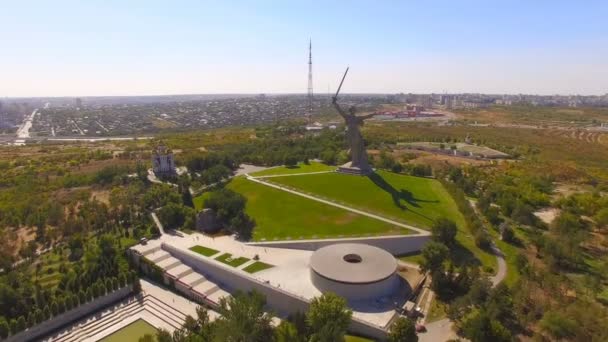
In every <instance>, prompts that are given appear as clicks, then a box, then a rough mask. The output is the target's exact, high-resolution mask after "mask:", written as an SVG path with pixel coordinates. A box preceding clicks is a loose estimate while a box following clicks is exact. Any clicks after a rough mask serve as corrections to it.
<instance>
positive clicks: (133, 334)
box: [99, 319, 157, 342]
mask: <svg viewBox="0 0 608 342" xmlns="http://www.w3.org/2000/svg"><path fill="white" fill-rule="evenodd" d="M156 332H157V329H156V328H155V327H154V326H152V325H151V324H150V323H148V322H146V321H144V320H143V319H138V320H137V321H135V322H133V323H131V324H129V325H127V326H126V327H124V328H122V329H120V330H118V331H117V332H115V333H113V334H111V335H108V336H106V337H104V338H102V339H101V340H99V342H137V341H138V340H139V338H140V337H143V336H144V335H145V334H150V335H152V336H153V338H154V340H155V341H156Z"/></svg>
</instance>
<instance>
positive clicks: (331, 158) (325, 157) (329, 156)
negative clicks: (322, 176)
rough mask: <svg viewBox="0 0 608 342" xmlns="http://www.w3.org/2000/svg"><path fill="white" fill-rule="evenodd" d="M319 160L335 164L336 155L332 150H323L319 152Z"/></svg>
mask: <svg viewBox="0 0 608 342" xmlns="http://www.w3.org/2000/svg"><path fill="white" fill-rule="evenodd" d="M320 157H321V160H322V161H323V163H325V164H327V165H336V159H337V155H336V152H335V151H334V150H325V151H323V152H321V155H320Z"/></svg>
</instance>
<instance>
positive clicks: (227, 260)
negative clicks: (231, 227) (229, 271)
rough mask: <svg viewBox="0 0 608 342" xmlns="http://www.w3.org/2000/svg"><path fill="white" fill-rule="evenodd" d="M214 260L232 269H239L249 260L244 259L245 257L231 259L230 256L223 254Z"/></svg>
mask: <svg viewBox="0 0 608 342" xmlns="http://www.w3.org/2000/svg"><path fill="white" fill-rule="evenodd" d="M215 260H217V261H219V262H223V263H224V264H226V265H229V266H232V267H239V266H241V265H242V264H244V263H246V262H247V261H249V258H245V257H238V258H233V257H232V254H230V253H224V254H222V255H220V256H218V257H217V258H215Z"/></svg>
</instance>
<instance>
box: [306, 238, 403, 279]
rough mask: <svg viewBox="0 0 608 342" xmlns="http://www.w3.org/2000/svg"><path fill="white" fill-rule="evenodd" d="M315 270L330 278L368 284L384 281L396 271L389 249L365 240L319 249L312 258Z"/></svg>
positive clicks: (312, 266) (393, 258)
mask: <svg viewBox="0 0 608 342" xmlns="http://www.w3.org/2000/svg"><path fill="white" fill-rule="evenodd" d="M310 267H311V268H312V270H313V271H314V272H315V273H317V274H318V275H320V276H321V277H324V278H326V279H329V280H333V281H336V282H340V283H347V284H369V283H375V282H378V281H381V280H384V279H386V278H388V277H390V276H392V275H393V274H395V271H396V270H397V261H396V260H395V257H393V256H392V255H391V254H390V253H389V252H387V251H385V250H383V249H381V248H378V247H374V246H370V245H366V244H362V243H338V244H334V245H329V246H325V247H322V248H319V249H318V250H317V251H316V252H314V253H313V255H312V256H311V257H310Z"/></svg>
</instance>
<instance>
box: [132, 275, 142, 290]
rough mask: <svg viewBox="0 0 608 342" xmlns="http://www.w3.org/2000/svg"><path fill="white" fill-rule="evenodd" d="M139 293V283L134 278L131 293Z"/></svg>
mask: <svg viewBox="0 0 608 342" xmlns="http://www.w3.org/2000/svg"><path fill="white" fill-rule="evenodd" d="M140 292H141V281H140V280H139V277H135V279H134V280H133V293H140Z"/></svg>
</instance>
